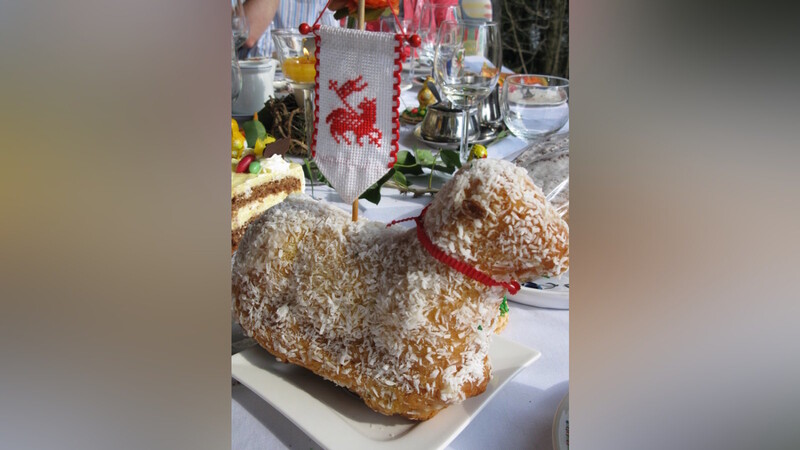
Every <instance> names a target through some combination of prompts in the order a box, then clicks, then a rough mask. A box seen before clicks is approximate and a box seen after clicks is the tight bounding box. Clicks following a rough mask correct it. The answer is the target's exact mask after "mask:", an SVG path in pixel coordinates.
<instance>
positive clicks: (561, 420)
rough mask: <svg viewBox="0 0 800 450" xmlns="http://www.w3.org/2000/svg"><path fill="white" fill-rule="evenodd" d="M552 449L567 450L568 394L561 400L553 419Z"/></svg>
mask: <svg viewBox="0 0 800 450" xmlns="http://www.w3.org/2000/svg"><path fill="white" fill-rule="evenodd" d="M553 449H554V450H569V392H567V394H566V395H564V398H563V399H561V403H559V405H558V409H557V410H556V415H555V417H553Z"/></svg>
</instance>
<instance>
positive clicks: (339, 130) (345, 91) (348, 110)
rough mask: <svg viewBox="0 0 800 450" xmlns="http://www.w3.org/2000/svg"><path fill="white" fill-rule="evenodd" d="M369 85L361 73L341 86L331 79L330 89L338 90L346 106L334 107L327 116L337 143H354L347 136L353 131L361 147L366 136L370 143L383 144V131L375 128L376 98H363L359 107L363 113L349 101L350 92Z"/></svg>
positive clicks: (326, 120)
mask: <svg viewBox="0 0 800 450" xmlns="http://www.w3.org/2000/svg"><path fill="white" fill-rule="evenodd" d="M367 86H368V84H367V83H366V82H362V81H361V75H359V76H358V77H357V78H354V79H352V80H347V81H345V82H344V83H342V85H341V86H339V83H338V82H337V81H334V80H330V81H329V83H328V89H330V90H332V91H334V92H336V95H337V96H338V97H339V99H341V100H342V103H343V104H344V108H336V109H334V110H333V111H331V112H330V114H328V116H327V117H326V118H325V123H328V124H330V128H331V137H333V140H335V141H336V143H337V144H341V140H344V141H345V142H347V144H348V145H350V144H352V143H353V142H352V141H351V140H350V139H349V138H348V137H347V132H348V131H349V132H352V133H353V135H354V136H355V140H356V143H357V144H358V145H359V146H361V147H363V146H364V144H362V143H361V139H363V138H364V137H365V136H366V137H367V139H368V142H369V143H372V144H376V145H377V146H378V147H380V146H381V141H380V140H381V138H382V137H383V133H381V130H379V129H377V128H375V121H376V107H375V103H376V99H375V98H374V97H373V98H365V99H364V100H361V103H359V104H358V109H360V110H361V113H358V112H357V111H356V110H355V109H353V107H352V106H350V104H349V103H347V97H348V96H349V95H350V94H352V93H353V92H359V91H363V90H364V89H366V88H367Z"/></svg>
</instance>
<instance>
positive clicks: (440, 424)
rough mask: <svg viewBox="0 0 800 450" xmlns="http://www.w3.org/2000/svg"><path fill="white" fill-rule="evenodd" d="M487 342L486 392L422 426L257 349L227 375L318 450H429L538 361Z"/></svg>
mask: <svg viewBox="0 0 800 450" xmlns="http://www.w3.org/2000/svg"><path fill="white" fill-rule="evenodd" d="M492 339H493V340H492V345H491V347H490V349H489V359H490V361H491V363H492V380H491V381H490V382H489V385H488V386H487V388H486V391H485V392H484V393H483V394H481V395H478V396H476V397H472V398H469V399H467V400H465V401H463V402H461V403H459V404H456V405H452V406H450V407H448V408H446V409H445V410H443V411H441V412H440V413H439V414H437V415H436V416H435V417H433V418H432V419H430V420H427V421H424V422H414V421H411V420H408V419H404V418H402V417H396V416H392V417H389V416H384V415H382V414H379V413H377V412H375V411H372V410H371V409H369V408H368V407H367V406H366V405H365V404H364V403H363V402H362V401H361V399H359V398H358V397H357V396H356V395H355V394H352V393H350V392H349V391H347V390H346V389H344V388H341V387H338V386H336V385H335V384H334V383H332V382H330V381H327V380H325V379H323V378H321V377H319V376H317V375H314V374H313V373H312V372H310V371H308V370H306V369H303V368H301V367H299V366H295V365H293V364H285V363H280V362H278V361H277V360H276V359H275V357H274V356H272V355H271V354H269V353H268V352H267V351H266V350H264V349H262V348H261V347H252V348H249V349H247V350H245V351H243V352H241V353H237V354H236V355H233V357H231V374H232V375H233V377H234V378H235V379H237V380H238V381H239V382H240V383H242V384H243V385H245V386H246V387H247V388H249V389H250V390H252V391H253V392H255V393H256V394H258V395H259V396H260V397H261V398H263V399H264V400H266V401H267V402H268V403H269V404H270V405H272V406H273V407H275V409H277V410H278V411H280V412H281V413H282V414H283V415H284V416H286V417H287V418H288V419H289V420H290V421H292V422H293V423H294V424H295V425H297V426H298V427H299V428H300V429H302V430H303V431H304V432H305V433H306V434H308V436H309V437H311V438H312V439H313V440H314V441H316V442H317V443H318V444H319V445H320V446H322V447H323V448H327V449H329V450H338V449H348V450H359V449H373V450H389V449H410V448H419V449H423V448H424V449H430V450H434V449H441V448H443V447H445V446H446V445H447V444H448V443H450V442H451V441H452V440H453V439H455V438H456V436H458V434H459V433H460V432H461V431H462V430H463V429H464V428H466V426H467V425H468V424H469V423H470V421H472V419H473V418H475V416H477V415H478V413H479V412H480V411H481V409H483V407H484V406H486V404H487V403H489V401H490V400H491V399H492V397H493V396H494V395H495V394H497V392H498V391H499V390H500V389H501V388H502V387H503V386H504V385H505V384H506V383H508V381H509V380H511V378H513V377H514V376H515V375H516V374H518V373H519V372H520V371H521V370H522V369H523V368H525V367H527V366H528V365H530V364H531V363H533V362H534V361H536V360H537V359H538V358H539V356H541V353H540V352H538V351H536V350H533V349H530V348H528V347H525V346H523V345H520V344H517V343H515V342H512V341H509V340H507V339H504V338H502V337H500V336H494V337H493V338H492ZM498 431H501V430H498Z"/></svg>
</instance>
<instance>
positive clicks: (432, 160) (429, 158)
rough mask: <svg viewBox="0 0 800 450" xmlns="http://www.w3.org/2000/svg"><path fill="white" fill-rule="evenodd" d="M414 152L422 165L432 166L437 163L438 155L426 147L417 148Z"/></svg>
mask: <svg viewBox="0 0 800 450" xmlns="http://www.w3.org/2000/svg"><path fill="white" fill-rule="evenodd" d="M414 153H415V154H416V157H417V161H419V163H420V165H423V166H432V165H434V164H436V157H435V156H433V152H432V151H430V150H425V149H418V150H415V151H414Z"/></svg>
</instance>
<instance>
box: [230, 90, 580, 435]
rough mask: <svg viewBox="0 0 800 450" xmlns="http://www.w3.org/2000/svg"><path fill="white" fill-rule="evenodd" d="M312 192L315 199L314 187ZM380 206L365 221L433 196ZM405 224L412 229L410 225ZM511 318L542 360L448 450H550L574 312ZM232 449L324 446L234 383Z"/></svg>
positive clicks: (504, 148)
mask: <svg viewBox="0 0 800 450" xmlns="http://www.w3.org/2000/svg"><path fill="white" fill-rule="evenodd" d="M401 100H402V102H401V105H402V108H405V107H407V106H416V105H417V100H416V90H412V91H406V92H404V93H403V95H402V97H401ZM412 130H413V127H411V126H407V125H404V126H403V127H402V129H401V132H400V145H401V149H410V148H414V147H421V148H424V144H421V143H419V142H418V141H417V140H416V139H415V138H414V137H413V135H412ZM524 146H525V143H524V142H523V141H522V140H520V139H517V138H516V137H514V136H508V137H506V138H505V139H503V140H502V141H500V142H498V143H496V144H495V145H493V146H491V147H489V155H490V156H491V157H493V158H508V159H512V158H513V157H515V156H516V155H518V154H519V152H520V151H521V150H522V149H523V148H524ZM306 192H307V193H308V194H309V195H311V188H310V187H308V188H307V189H306ZM381 196H382V199H381V202H380V203H379V204H378V205H374V204H372V203H369V202H367V201H366V200H360V201H359V216H360V217H366V218H368V219H372V220H379V221H382V222H388V221H390V220H393V219H397V218H403V217H409V216H412V215H416V214H418V213H419V211H420V210H421V209H422V207H423V206H424V205H426V204H427V203H428V202H430V199H431V197H430V196H427V195H426V196H423V197H419V198H413V197H412V196H411V195H402V194H400V193H398V192H397V191H396V190H393V189H389V188H384V189H383V190H382V191H381ZM314 197H316V198H318V199H321V200H325V201H328V202H330V203H333V204H336V205H337V206H340V207H342V208H343V209H345V210H347V211H350V205H346V204H344V203H342V202H341V200H340V199H339V198H338V196H337V194H336V193H335V192H334V191H332V190H330V189H329V188H327V187H325V186H314ZM403 225H405V224H403ZM509 307H510V309H511V315H510V317H509V324H508V327H507V328H506V330H505V331H503V333H502V335H503V336H504V337H506V338H509V339H511V340H513V341H516V342H519V343H521V344H524V345H526V346H528V347H531V348H534V349H537V350H539V351H540V352H541V353H542V356H541V358H539V360H537V361H536V362H534V363H533V364H532V365H531V366H529V367H528V368H526V369H525V370H523V371H522V372H521V373H520V374H519V375H517V376H516V377H515V378H514V379H512V380H511V382H509V384H508V385H506V386H505V387H504V388H503V389H502V390H500V392H499V393H498V394H497V396H496V397H495V398H494V399H492V401H491V402H490V403H489V404H488V405H487V406H486V407H485V408H484V409H483V411H481V413H480V414H479V415H478V416H477V417H476V418H475V419H474V420H473V421H472V423H470V425H469V426H468V427H467V428H466V429H465V430H464V431H463V432H461V434H460V435H459V436H458V437H457V438H456V439H455V440H454V441H453V442H452V443H451V444H450V445H449V446H448V447H447V448H451V449H481V450H485V449H487V448H490V449H523V448H525V449H530V448H533V449H537V450H539V449H541V450H550V449H552V448H553V444H552V437H551V433H552V426H553V417H554V415H555V412H556V408H557V407H558V404H559V402H560V401H561V399H562V398H563V397H564V395H565V394H566V393H567V390H568V383H569V311H557V310H548V309H540V308H535V307H531V306H526V305H521V304H518V303H513V302H510V303H509ZM231 420H232V423H231V425H232V427H231V434H232V448H233V449H286V448H293V449H316V448H319V446H318V445H317V444H316V443H314V441H313V440H311V438H309V437H308V436H306V435H305V433H303V432H302V431H301V430H300V429H299V428H297V427H296V426H295V425H294V424H292V423H291V422H290V421H289V420H288V419H286V418H285V417H284V416H283V415H281V414H280V413H279V412H278V411H276V410H275V409H274V408H273V407H272V406H270V405H269V404H268V403H266V402H265V401H263V400H262V399H261V398H260V397H258V396H257V395H256V394H254V393H253V392H251V391H250V390H248V389H247V388H246V387H244V386H242V385H240V384H235V385H234V386H233V387H232V399H231Z"/></svg>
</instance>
